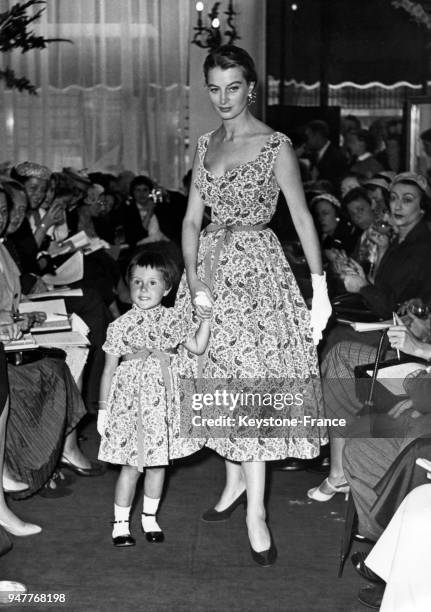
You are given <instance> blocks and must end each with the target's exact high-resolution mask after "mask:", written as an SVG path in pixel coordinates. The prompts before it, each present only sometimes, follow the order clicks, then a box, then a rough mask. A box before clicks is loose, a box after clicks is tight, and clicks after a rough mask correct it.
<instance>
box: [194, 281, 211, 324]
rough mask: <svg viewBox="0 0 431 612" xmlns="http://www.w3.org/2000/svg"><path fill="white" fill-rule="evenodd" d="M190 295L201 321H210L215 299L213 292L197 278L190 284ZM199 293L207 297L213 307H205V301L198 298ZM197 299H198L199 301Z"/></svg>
mask: <svg viewBox="0 0 431 612" xmlns="http://www.w3.org/2000/svg"><path fill="white" fill-rule="evenodd" d="M190 293H191V298H192V304H193V306H194V308H195V309H196V314H197V316H198V317H200V318H201V319H208V318H209V317H210V316H211V313H212V305H213V304H214V298H213V296H212V293H211V291H210V290H209V287H207V285H206V284H205V283H204V282H202V281H201V280H199V279H198V278H197V279H196V280H194V281H193V282H192V283H191V284H190ZM198 293H201V294H204V295H205V297H206V298H207V299H208V300H209V301H210V303H211V306H204V305H203V304H202V302H203V300H202V299H201V300H200V299H199V298H198V295H197V294H198ZM196 298H198V299H197V301H196ZM199 301H201V303H199Z"/></svg>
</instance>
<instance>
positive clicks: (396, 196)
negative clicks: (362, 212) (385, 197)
mask: <svg viewBox="0 0 431 612" xmlns="http://www.w3.org/2000/svg"><path fill="white" fill-rule="evenodd" d="M427 193H428V185H427V181H426V179H425V177H423V176H422V175H420V174H414V173H413V172H404V173H402V174H398V175H397V176H396V177H395V178H394V180H393V182H392V184H391V189H390V209H391V217H392V220H393V226H394V228H395V230H396V232H397V236H396V238H395V239H394V240H393V242H392V244H391V245H390V247H389V248H388V249H387V251H386V252H385V254H384V256H383V259H382V260H381V262H380V265H379V267H378V269H377V273H376V275H375V280H374V282H373V283H370V282H369V280H368V279H367V277H366V274H365V272H364V270H363V268H362V267H361V266H359V265H356V266H355V267H354V269H353V270H352V271H351V272H349V273H348V274H346V276H345V279H344V284H345V287H346V290H347V291H348V292H349V293H357V294H359V295H360V296H361V297H362V299H363V300H364V302H365V304H366V305H367V307H368V308H369V309H370V310H371V311H372V312H374V313H376V315H378V316H380V317H383V318H388V317H390V316H391V315H392V312H393V311H394V310H397V308H398V306H399V305H400V304H401V303H402V302H405V301H406V300H408V299H411V298H413V297H425V296H426V295H429V294H430V293H431V232H430V230H429V229H428V227H427V224H426V222H425V220H424V218H423V217H424V214H425V208H426V206H427V197H428V196H427Z"/></svg>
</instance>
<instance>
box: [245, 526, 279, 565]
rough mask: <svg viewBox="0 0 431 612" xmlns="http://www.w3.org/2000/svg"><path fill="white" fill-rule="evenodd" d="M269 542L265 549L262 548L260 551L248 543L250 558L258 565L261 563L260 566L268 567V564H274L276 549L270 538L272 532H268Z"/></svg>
mask: <svg viewBox="0 0 431 612" xmlns="http://www.w3.org/2000/svg"><path fill="white" fill-rule="evenodd" d="M269 535H270V537H271V543H270V546H269V548H268V549H267V550H262V551H261V552H257V551H256V550H254V549H253V548H252V547H251V544H250V552H251V558H252V559H253V561H254V562H255V563H257V564H258V565H262V567H268V566H269V565H274V563H275V561H276V559H277V549H276V547H275V544H274V540H273V539H272V533H271V532H270V534H269Z"/></svg>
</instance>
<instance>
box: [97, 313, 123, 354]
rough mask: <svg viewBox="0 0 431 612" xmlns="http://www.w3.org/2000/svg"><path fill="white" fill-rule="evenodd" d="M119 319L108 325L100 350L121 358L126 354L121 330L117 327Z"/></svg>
mask: <svg viewBox="0 0 431 612" xmlns="http://www.w3.org/2000/svg"><path fill="white" fill-rule="evenodd" d="M118 321H119V319H117V321H114V322H113V323H110V325H109V326H108V331H107V332H106V340H105V343H104V345H103V346H102V349H103V350H104V351H105V353H109V355H115V356H116V357H121V356H122V355H125V354H126V353H127V350H126V346H125V344H124V341H123V330H122V328H121V327H120V326H119V325H118Z"/></svg>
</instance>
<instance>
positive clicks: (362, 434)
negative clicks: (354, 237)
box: [308, 314, 431, 538]
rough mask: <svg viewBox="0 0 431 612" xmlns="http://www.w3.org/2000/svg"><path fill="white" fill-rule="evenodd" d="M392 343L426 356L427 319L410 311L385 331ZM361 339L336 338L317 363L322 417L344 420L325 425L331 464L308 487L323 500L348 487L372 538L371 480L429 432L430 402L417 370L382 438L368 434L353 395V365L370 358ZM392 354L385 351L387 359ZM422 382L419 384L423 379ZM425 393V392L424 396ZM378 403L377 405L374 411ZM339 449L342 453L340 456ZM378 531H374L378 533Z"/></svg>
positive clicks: (363, 529) (429, 353)
mask: <svg viewBox="0 0 431 612" xmlns="http://www.w3.org/2000/svg"><path fill="white" fill-rule="evenodd" d="M388 338H389V340H390V342H391V346H392V347H393V348H396V349H398V350H401V351H403V352H405V353H406V354H409V355H412V356H413V357H420V358H421V359H423V358H426V359H428V358H430V359H431V344H429V342H430V341H431V335H430V321H429V320H426V321H424V320H422V319H418V318H417V317H416V316H414V315H411V314H410V315H409V328H407V327H406V326H398V327H391V328H390V329H389V332H388ZM366 341H367V338H365V339H364V343H359V342H356V343H354V342H353V343H350V342H340V343H338V344H336V345H335V346H334V347H333V348H332V349H331V350H330V351H329V353H328V355H327V356H326V357H325V359H324V360H323V363H322V369H321V370H322V379H323V393H324V400H325V410H326V417H327V418H330V419H335V418H338V419H341V418H343V419H346V423H347V428H342V427H339V428H330V429H329V434H330V439H331V468H330V472H329V476H328V478H326V479H325V480H324V481H323V482H322V483H321V485H320V486H319V487H315V488H313V489H310V490H309V491H308V496H309V497H310V498H311V499H314V500H316V501H328V500H329V499H331V498H332V497H333V496H334V495H335V494H336V493H339V492H342V493H344V492H346V490H347V488H348V486H350V487H351V488H352V491H353V495H354V499H355V504H356V507H357V511H358V516H359V526H360V533H361V535H363V536H365V537H371V538H374V537H375V536H376V532H377V531H378V530H379V527H378V526H376V524H374V523H373V524H371V517H370V513H369V509H370V508H371V506H372V503H374V501H375V500H376V494H375V492H374V490H373V487H374V485H375V484H376V483H377V482H378V481H379V480H380V478H381V477H382V476H383V475H384V474H385V472H386V470H387V469H388V468H389V467H390V465H391V464H392V462H393V461H394V460H395V458H396V457H397V456H398V455H399V453H400V452H401V451H402V450H403V449H404V448H405V447H406V446H407V445H408V444H409V443H410V442H411V440H412V439H414V438H417V437H419V436H420V435H421V434H422V433H424V432H425V431H427V430H428V431H430V432H431V403H429V402H428V401H427V399H426V396H427V392H428V395H429V384H430V383H429V382H428V381H431V376H430V374H428V372H426V371H424V370H421V371H420V372H418V373H417V376H418V378H417V379H415V378H413V377H408V378H406V380H405V381H404V388H405V391H406V394H407V395H408V396H409V398H406V399H403V400H402V401H401V402H399V403H397V404H396V405H395V406H394V407H393V408H392V409H391V410H390V411H389V417H393V419H394V421H393V426H391V429H390V435H391V437H389V435H388V434H387V433H386V432H388V421H384V422H383V424H384V425H385V427H386V430H385V435H387V437H384V438H376V437H374V438H373V437H371V436H372V434H371V433H370V431H371V429H370V427H371V421H370V418H369V417H367V416H364V417H361V418H359V417H360V413H361V412H362V409H363V403H362V401H361V400H360V399H359V398H358V397H357V394H356V393H357V387H356V381H355V367H356V366H358V365H365V364H369V363H373V362H374V360H375V357H376V348H375V347H372V346H369V345H367V344H365V342H366ZM394 356H396V353H395V352H394V351H389V352H388V354H387V355H386V357H387V358H388V359H390V358H393V357H394ZM423 380H425V384H422V385H420V384H418V382H423ZM424 396H425V397H424ZM378 409H379V407H378V406H376V410H378ZM343 453H344V456H343ZM377 535H378V534H377Z"/></svg>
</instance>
